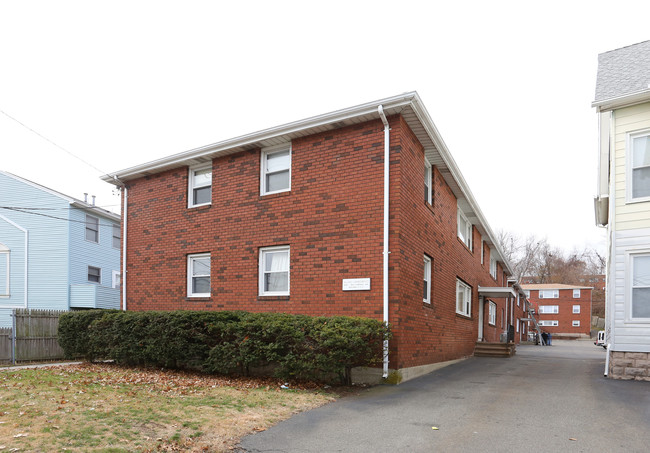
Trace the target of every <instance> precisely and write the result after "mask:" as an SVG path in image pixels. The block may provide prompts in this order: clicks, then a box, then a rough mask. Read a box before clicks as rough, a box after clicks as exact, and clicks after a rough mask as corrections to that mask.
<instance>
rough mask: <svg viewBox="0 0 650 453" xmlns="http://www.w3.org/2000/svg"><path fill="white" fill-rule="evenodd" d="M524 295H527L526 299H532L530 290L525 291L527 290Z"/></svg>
mask: <svg viewBox="0 0 650 453" xmlns="http://www.w3.org/2000/svg"><path fill="white" fill-rule="evenodd" d="M524 294H525V295H526V298H527V299H529V298H530V290H529V289H525V290H524Z"/></svg>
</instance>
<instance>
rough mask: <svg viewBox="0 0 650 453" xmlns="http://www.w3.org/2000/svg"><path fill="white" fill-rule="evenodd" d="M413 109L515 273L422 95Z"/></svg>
mask: <svg viewBox="0 0 650 453" xmlns="http://www.w3.org/2000/svg"><path fill="white" fill-rule="evenodd" d="M412 106H413V110H414V111H415V114H416V115H417V116H418V118H419V120H420V122H421V123H422V125H423V126H424V128H425V129H426V131H427V134H428V135H429V137H431V140H432V141H433V143H434V144H435V146H436V149H437V150H438V153H439V154H440V157H441V159H442V160H443V161H444V162H445V165H446V166H447V168H448V169H449V172H450V173H451V176H452V177H453V178H454V179H455V180H456V181H457V182H458V186H459V188H460V190H461V192H462V193H463V196H464V197H465V200H466V201H467V203H468V204H469V205H470V207H471V209H472V211H473V212H474V214H476V217H477V218H478V220H479V222H480V224H481V227H482V228H483V229H484V230H485V232H486V233H487V236H488V238H489V239H490V242H492V246H493V248H494V249H496V251H497V254H498V255H499V257H500V258H501V259H500V260H498V261H499V262H501V264H502V265H503V267H504V268H505V270H506V273H507V274H508V275H513V274H514V273H513V272H512V268H511V267H510V263H508V262H507V261H506V259H505V258H504V257H505V255H504V254H503V251H502V250H501V247H500V246H499V242H498V241H497V240H496V235H495V234H494V232H493V231H492V228H490V225H489V224H488V222H487V220H486V219H485V216H484V215H483V211H481V208H480V207H479V205H478V203H477V202H476V199H475V198H474V195H472V191H471V190H470V188H469V185H468V184H467V181H465V178H464V177H463V175H462V173H461V172H460V169H459V168H458V165H457V164H456V161H455V160H454V158H453V157H452V155H451V152H450V151H449V148H447V145H446V144H445V142H444V140H443V139H442V136H441V135H440V132H438V128H436V126H435V124H434V123H433V120H432V119H431V117H430V116H429V112H427V110H426V108H425V107H424V105H423V104H422V101H421V100H420V97H419V96H418V95H417V94H416V96H415V97H414V99H413V102H412Z"/></svg>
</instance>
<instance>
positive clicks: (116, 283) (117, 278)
mask: <svg viewBox="0 0 650 453" xmlns="http://www.w3.org/2000/svg"><path fill="white" fill-rule="evenodd" d="M111 275H112V277H113V282H112V283H113V286H112V287H113V288H114V289H120V271H113V272H112V274H111Z"/></svg>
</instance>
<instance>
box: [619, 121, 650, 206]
mask: <svg viewBox="0 0 650 453" xmlns="http://www.w3.org/2000/svg"><path fill="white" fill-rule="evenodd" d="M641 137H650V129H642V130H639V131H635V132H628V133H627V136H626V140H625V186H626V187H625V201H626V203H639V202H643V201H650V195H648V196H645V197H637V198H634V197H633V196H632V190H633V185H632V183H633V177H632V173H633V170H634V167H633V163H634V162H633V159H634V148H633V146H634V140H635V139H637V138H641ZM645 167H648V166H644V167H639V168H645Z"/></svg>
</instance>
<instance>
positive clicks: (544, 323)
mask: <svg viewBox="0 0 650 453" xmlns="http://www.w3.org/2000/svg"><path fill="white" fill-rule="evenodd" d="M538 324H539V325H540V326H546V327H557V326H558V325H559V323H558V321H557V320H550V319H542V320H541V321H539V322H538Z"/></svg>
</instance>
